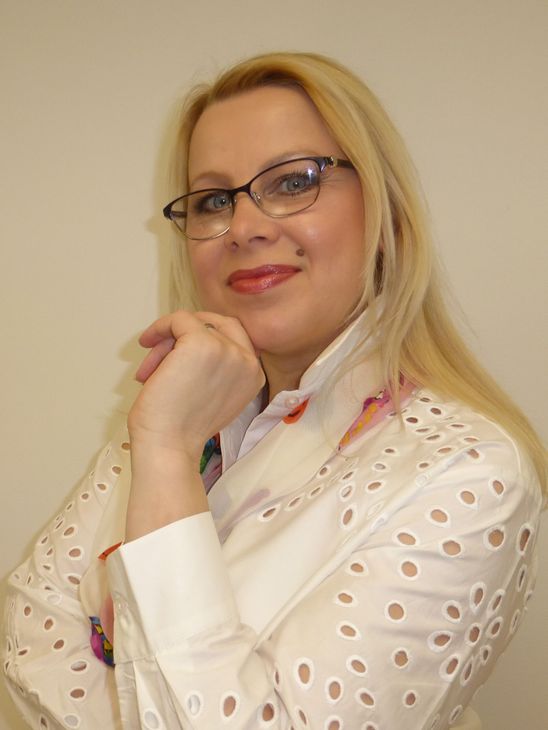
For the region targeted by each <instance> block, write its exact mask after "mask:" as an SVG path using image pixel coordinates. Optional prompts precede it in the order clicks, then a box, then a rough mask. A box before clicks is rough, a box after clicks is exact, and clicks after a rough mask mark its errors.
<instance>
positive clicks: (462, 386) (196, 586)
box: [5, 54, 545, 730]
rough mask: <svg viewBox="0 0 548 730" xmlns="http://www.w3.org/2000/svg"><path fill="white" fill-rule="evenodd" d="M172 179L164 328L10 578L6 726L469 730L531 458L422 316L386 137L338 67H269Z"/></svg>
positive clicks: (194, 110)
mask: <svg viewBox="0 0 548 730" xmlns="http://www.w3.org/2000/svg"><path fill="white" fill-rule="evenodd" d="M174 159H175V170H176V177H177V181H176V195H177V198H176V199H175V200H174V201H173V202H172V203H171V204H170V205H168V206H166V209H165V210H164V213H165V215H166V216H167V217H168V218H170V219H171V220H172V221H174V222H175V223H176V224H177V225H178V226H179V227H180V228H181V230H182V231H183V233H184V236H185V239H186V240H184V241H182V240H181V239H180V238H179V240H178V242H177V244H176V246H175V250H174V267H173V271H174V283H175V287H174V290H175V295H176V297H177V304H178V305H179V306H180V305H181V303H182V304H183V305H184V307H185V309H184V310H175V311H174V313H172V314H169V315H166V316H165V317H162V318H160V319H159V320H158V321H157V322H155V323H154V324H153V325H151V326H150V327H149V328H148V329H147V330H146V331H145V332H144V334H143V335H142V337H141V340H140V341H141V344H142V345H143V346H144V347H146V348H149V349H150V353H149V354H148V356H147V357H146V358H145V360H144V362H143V363H142V365H141V366H140V368H139V370H138V373H137V378H138V380H140V381H141V382H142V383H143V388H142V390H141V392H140V394H139V396H138V398H137V400H136V402H135V404H134V405H133V407H132V409H131V411H130V413H129V418H128V431H129V437H128V435H127V433H123V434H121V435H118V436H117V437H116V438H115V439H114V440H113V442H112V443H111V445H110V446H109V447H108V448H107V449H106V450H105V451H104V452H103V453H102V454H101V456H100V457H99V460H98V462H97V466H96V468H95V470H94V472H93V473H92V474H91V475H90V476H89V478H88V479H87V480H86V481H85V482H84V483H83V484H82V486H81V487H80V488H79V489H78V490H77V492H76V493H75V494H74V495H73V497H72V499H71V501H70V502H69V504H68V505H67V507H66V509H65V511H64V512H63V513H62V514H60V515H58V516H57V517H56V518H55V520H54V521H53V522H52V523H51V524H50V525H49V526H48V528H47V529H46V530H45V532H44V534H43V536H42V537H41V538H40V539H39V541H38V543H37V547H36V550H35V553H34V554H33V556H32V557H31V558H30V559H29V561H27V563H25V564H24V565H23V566H21V568H19V569H18V571H16V572H15V573H14V574H13V575H12V577H11V579H10V585H11V596H10V598H9V603H8V619H7V628H8V634H9V636H10V638H9V641H8V650H7V656H6V658H5V663H6V664H5V666H6V673H7V676H8V679H9V681H10V685H11V687H12V694H13V697H14V699H15V701H16V702H17V703H18V704H19V706H20V707H21V709H22V711H23V713H24V714H25V717H26V718H27V720H28V722H29V723H30V724H31V725H32V726H33V727H38V728H52V727H69V728H71V727H74V728H76V727H81V728H95V727H100V726H102V727H109V728H110V727H124V728H137V727H141V728H196V729H198V728H199V729H202V728H203V729H206V728H207V730H211V728H219V727H225V726H226V727H233V728H263V727H264V728H280V729H281V728H284V729H286V730H288V729H289V728H294V729H295V730H296V729H297V728H312V729H314V730H316V729H319V728H321V729H322V730H324V729H325V730H342V728H360V729H362V730H363V729H365V730H386V729H387V728H388V729H389V730H394V729H395V728H398V730H402V729H405V728H413V730H415V729H416V728H428V729H433V728H446V727H460V728H464V727H467V728H472V727H478V726H479V725H478V721H477V718H475V716H474V714H473V713H472V711H470V710H467V709H466V708H467V705H468V702H469V700H470V699H471V697H472V695H473V693H474V691H475V690H476V688H477V687H478V686H479V685H480V684H481V683H483V682H484V681H485V679H486V677H487V675H488V674H489V673H490V671H491V670H492V667H493V665H494V663H495V661H496V658H497V656H498V655H499V654H500V652H501V651H502V650H503V649H504V647H505V645H506V644H507V642H508V640H509V639H510V637H511V636H512V635H513V633H514V632H515V630H516V628H517V626H518V624H519V622H520V620H521V617H522V615H523V611H524V608H525V604H526V601H527V600H528V598H529V597H530V594H531V591H532V583H533V580H534V574H535V570H536V561H535V553H534V543H535V537H536V531H537V527H538V516H539V511H540V508H541V490H540V485H541V484H542V483H543V481H544V479H545V471H544V469H545V467H544V454H543V451H542V448H541V446H540V444H539V443H538V441H537V439H536V437H535V435H534V433H533V432H532V430H531V428H530V427H529V425H528V424H527V421H526V420H525V418H524V417H523V416H522V415H521V414H520V413H519V412H518V411H517V409H516V408H515V407H514V406H512V405H511V404H510V403H509V402H508V401H507V399H506V398H505V396H504V395H503V394H502V393H501V392H500V391H499V390H498V388H497V387H496V386H495V385H494V384H493V383H492V381H491V380H490V379H489V378H488V376H487V375H485V374H484V373H483V372H482V371H481V369H480V368H479V366H478V365H477V364H476V363H475V362H474V360H473V358H472V357H471V356H470V354H469V353H467V351H466V349H465V347H464V345H463V344H462V342H461V340H460V339H459V338H458V336H457V334H456V333H455V331H454V329H453V327H452V326H451V324H450V322H449V320H448V318H447V316H446V314H445V310H444V308H443V304H442V301H441V297H440V295H439V285H438V283H437V279H436V275H435V270H434V269H435V267H434V262H433V260H432V251H431V246H430V242H429V239H428V234H427V231H426V226H425V223H424V214H423V211H422V205H421V201H420V199H419V197H418V195H417V193H416V184H415V182H414V180H413V175H412V172H411V166H410V164H409V162H408V161H407V157H406V153H405V151H404V148H403V145H402V143H401V141H400V139H399V137H398V135H397V133H396V132H395V130H394V129H393V127H392V125H391V123H390V122H389V120H388V119H387V117H386V115H385V113H384V112H383V111H382V109H381V108H380V106H379V104H378V102H377V101H376V99H375V98H374V97H373V95H372V94H371V93H370V92H369V91H368V89H367V88H366V87H365V86H364V85H363V84H362V83H361V82H360V81H359V80H358V79H356V78H355V77H354V76H352V74H351V73H350V72H348V71H347V70H345V69H343V68H341V67H340V66H338V65H337V64H336V63H334V62H332V61H330V60H328V59H325V58H323V57H320V56H316V55H311V54H271V55H266V56H260V57H257V58H253V59H250V60H249V61H246V62H244V63H242V64H240V65H238V66H236V67H234V68H232V69H229V70H228V71H227V72H226V73H224V74H223V75H222V76H221V77H220V78H219V79H218V80H217V81H216V82H215V83H214V84H212V85H211V86H209V87H200V88H198V89H197V90H195V92H193V94H191V95H190V97H189V99H188V101H187V105H186V107H185V110H184V113H183V117H182V124H181V129H180V134H179V144H178V149H177V151H176V154H175V158H174ZM204 443H205V444H206V448H205V450H204V446H203V445H204ZM121 543H123V544H121ZM90 621H91V629H92V640H91V644H90V642H89V640H88V637H89V630H90ZM113 623H114V625H113ZM107 637H108V638H107ZM110 640H112V642H111V641H110ZM111 643H113V644H114V654H113V655H112V646H111ZM112 663H114V664H115V670H113V669H112V668H111V667H109V666H108V665H109V664H112Z"/></svg>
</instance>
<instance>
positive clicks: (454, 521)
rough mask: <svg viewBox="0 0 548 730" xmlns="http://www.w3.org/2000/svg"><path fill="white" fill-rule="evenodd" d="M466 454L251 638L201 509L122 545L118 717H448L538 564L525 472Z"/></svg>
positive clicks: (193, 724) (534, 500) (371, 723)
mask: <svg viewBox="0 0 548 730" xmlns="http://www.w3.org/2000/svg"><path fill="white" fill-rule="evenodd" d="M475 451H477V452H478V453H480V454H481V460H480V461H479V463H474V459H475V457H471V456H470V455H469V454H468V452H466V451H464V450H463V452H462V453H461V454H460V455H459V457H458V458H457V459H456V460H454V461H453V462H452V463H451V464H450V465H448V467H447V468H446V469H445V470H443V471H441V472H440V473H439V474H438V475H437V476H436V477H435V478H434V479H433V480H432V481H431V482H429V483H428V484H426V485H425V486H423V487H422V488H421V489H418V490H417V493H416V494H415V495H414V496H413V498H412V499H410V500H408V501H406V502H405V503H404V504H403V505H402V506H401V507H399V508H397V509H394V510H393V512H392V514H391V515H390V517H389V519H388V520H387V521H386V522H385V524H384V525H382V526H380V527H379V528H378V529H377V530H375V531H374V532H371V531H369V532H368V534H367V535H366V536H358V539H357V540H356V544H355V547H354V550H353V552H352V553H351V554H348V555H347V557H345V559H344V560H343V561H341V562H340V563H339V564H338V565H336V566H334V568H333V570H332V571H330V572H329V573H328V574H327V576H326V577H324V579H323V580H322V581H321V582H319V584H318V585H317V586H316V587H315V588H314V589H313V590H311V591H310V592H309V593H308V595H306V596H305V597H304V598H303V599H302V600H301V601H300V602H299V603H298V604H297V605H295V606H294V607H293V609H292V610H291V611H290V613H289V614H287V615H286V616H285V618H284V619H283V621H282V622H281V623H279V625H277V626H276V627H275V628H274V629H273V631H272V633H271V634H270V635H269V636H268V638H267V639H266V640H265V641H263V642H262V643H260V644H258V645H257V638H258V637H257V635H256V633H255V632H254V631H253V630H252V629H251V628H250V627H248V626H246V625H244V624H242V622H241V620H240V618H239V614H238V608H237V605H236V602H235V600H234V594H233V590H232V587H231V585H230V580H229V577H228V575H227V569H226V566H225V565H224V563H223V556H222V553H221V549H220V546H219V544H218V540H217V537H216V534H215V530H214V527H213V525H212V523H211V518H210V516H209V515H208V514H207V513H206V514H200V515H196V516H194V517H191V518H188V519H184V520H181V521H180V522H178V523H173V524H172V525H169V526H168V527H166V528H163V529H161V530H158V531H157V532H155V533H152V534H150V535H148V536H146V537H144V538H142V539H141V540H137V541H135V542H134V543H131V544H129V545H126V546H124V547H123V548H122V549H121V550H120V551H118V553H117V554H114V555H113V556H112V557H111V558H110V559H109V575H110V582H111V586H112V588H113V590H115V592H116V594H117V596H118V606H117V627H119V628H117V629H116V631H117V633H116V634H115V647H116V652H117V661H118V665H117V670H116V671H117V681H118V687H119V696H120V698H123V699H122V714H123V717H124V722H125V723H126V725H125V726H127V727H128V728H129V727H132V728H133V727H144V728H146V727H151V726H152V725H150V722H154V718H155V717H156V718H157V720H156V721H157V722H158V723H163V725H160V724H159V725H158V727H160V726H165V727H169V728H173V729H175V728H185V730H186V729H190V728H192V729H193V730H206V729H207V730H209V728H212V727H223V726H224V723H225V721H226V722H227V723H228V724H227V727H233V728H237V729H238V730H244V729H245V730H247V729H249V730H251V729H252V728H258V727H259V728H260V727H265V728H266V727H268V728H276V729H277V730H289V728H291V727H293V728H303V727H306V728H310V729H312V730H317V729H318V730H324V728H328V729H329V730H339V729H341V728H343V727H344V728H347V727H348V728H353V727H358V725H359V727H362V726H363V727H365V728H367V729H368V730H377V728H396V727H397V728H398V730H418V729H419V728H425V729H427V730H429V729H430V728H431V727H432V728H433V727H436V728H445V727H447V726H448V724H449V723H456V722H458V717H459V716H460V715H461V713H462V710H463V708H465V707H466V705H467V704H468V702H469V701H470V699H471V697H472V695H473V693H474V692H475V690H476V689H477V687H478V686H479V685H481V684H482V683H483V682H484V681H485V679H486V677H487V676H488V674H489V673H490V672H491V670H492V667H493V665H494V663H495V661H496V659H497V657H498V655H499V654H500V653H501V651H502V650H503V649H504V647H505V645H506V643H507V642H508V640H509V639H510V638H511V636H512V635H513V633H514V632H515V630H516V628H517V626H518V624H519V622H520V621H521V619H522V617H523V613H524V610H525V605H526V602H527V600H528V598H529V597H530V594H531V590H532V585H533V582H534V573H535V570H536V563H535V559H534V554H533V546H534V538H535V531H536V527H537V519H538V512H539V506H540V499H539V498H538V496H537V493H536V490H535V489H534V485H533V487H532V488H527V473H526V472H525V473H520V469H519V467H518V465H517V463H516V457H515V454H514V452H513V449H512V447H511V446H508V445H506V444H501V443H496V442H494V443H489V442H487V443H485V444H478V445H476V447H475ZM496 475H499V478H498V479H496V478H495V476H496ZM500 484H502V485H503V488H502V491H501V492H500V494H499V492H498V490H499V489H500ZM470 500H473V501H470ZM359 508H360V505H359V504H358V509H359ZM364 509H365V502H364ZM248 519H249V520H250V521H252V520H253V518H248ZM334 519H337V517H336V515H335V514H334ZM244 522H245V521H244ZM240 529H245V526H244V525H243V524H241V525H240ZM251 529H253V525H251ZM304 538H306V535H304ZM413 540H414V544H411V543H412V542H413ZM297 549H298V547H296V550H297ZM257 569H260V566H257ZM152 584H154V589H153V590H151V585H152ZM181 607H184V610H181ZM145 712H148V713H149V714H148V715H147V716H145ZM147 722H148V724H147Z"/></svg>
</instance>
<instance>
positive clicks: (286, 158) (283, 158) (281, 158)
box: [188, 149, 319, 190]
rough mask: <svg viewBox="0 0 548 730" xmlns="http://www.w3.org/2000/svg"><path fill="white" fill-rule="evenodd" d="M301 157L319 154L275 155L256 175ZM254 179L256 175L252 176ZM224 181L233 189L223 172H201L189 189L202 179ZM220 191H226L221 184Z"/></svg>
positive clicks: (314, 152)
mask: <svg viewBox="0 0 548 730" xmlns="http://www.w3.org/2000/svg"><path fill="white" fill-rule="evenodd" d="M300 157H319V155H318V153H317V152H316V151H312V150H310V149H309V150H303V149H301V150H294V151H292V152H287V151H286V152H282V153H281V154H280V155H274V157H269V158H268V159H266V160H265V161H264V163H263V164H262V165H261V167H260V168H259V169H258V170H257V172H256V173H255V175H258V174H260V173H261V172H262V171H263V170H266V169H267V168H269V167H272V166H273V165H277V164H278V163H281V162H290V161H291V160H297V159H299V158H300ZM252 177H254V175H252ZM215 178H217V179H222V180H224V181H225V182H226V186H227V188H229V187H231V185H230V184H229V182H228V179H229V178H228V175H225V174H224V173H222V172H219V171H218V170H206V171H204V172H201V173H200V174H199V175H197V176H196V177H195V178H194V179H193V180H191V181H189V184H188V189H189V190H193V188H195V187H196V184H197V183H198V181H200V180H202V179H206V180H207V179H215ZM219 186H220V189H224V188H223V187H222V185H221V184H219ZM215 187H216V185H213V188H215Z"/></svg>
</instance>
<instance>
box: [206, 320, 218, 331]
mask: <svg viewBox="0 0 548 730" xmlns="http://www.w3.org/2000/svg"><path fill="white" fill-rule="evenodd" d="M204 327H207V329H208V330H214V329H217V328H216V327H215V325H214V324H211V322H204Z"/></svg>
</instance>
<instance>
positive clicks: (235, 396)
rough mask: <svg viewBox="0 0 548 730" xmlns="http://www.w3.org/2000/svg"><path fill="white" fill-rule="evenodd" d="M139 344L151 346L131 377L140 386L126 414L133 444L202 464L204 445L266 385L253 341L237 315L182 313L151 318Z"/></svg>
mask: <svg viewBox="0 0 548 730" xmlns="http://www.w3.org/2000/svg"><path fill="white" fill-rule="evenodd" d="M206 322H208V323H211V324H213V325H214V327H215V329H212V328H207V327H205V323H206ZM139 342H140V344H141V345H143V347H147V348H151V351H150V352H149V354H148V355H147V356H146V358H145V359H144V361H143V362H142V363H141V366H140V367H139V369H138V371H137V374H136V379H137V380H138V381H139V382H142V383H143V389H142V391H141V393H140V394H139V396H138V397H137V399H136V400H135V403H134V404H133V406H132V408H131V411H130V413H129V417H128V428H129V432H130V435H131V438H132V442H137V443H138V444H139V445H140V448H141V449H142V448H143V446H144V445H148V446H150V447H151V448H157V449H158V448H159V449H163V450H165V449H168V450H170V451H171V450H173V451H175V452H177V451H179V452H182V453H184V454H185V455H186V456H187V457H188V458H190V459H191V460H192V461H193V462H196V463H199V459H200V456H201V453H202V449H203V446H204V444H205V442H206V441H207V440H208V439H209V438H211V436H213V435H214V434H215V433H217V432H218V431H219V430H220V429H221V428H223V427H224V426H226V425H228V423H230V421H232V420H233V419H234V418H235V417H236V416H237V415H238V414H239V413H240V412H241V411H242V409H243V408H244V407H245V406H246V405H247V404H248V403H249V402H250V401H251V400H252V399H253V398H254V397H255V396H256V395H257V393H258V392H259V391H260V389H261V388H262V387H263V385H264V384H265V376H264V372H263V370H262V368H261V365H260V362H259V360H258V358H257V355H256V353H255V350H254V348H253V345H252V343H251V341H250V339H249V337H248V336H247V333H246V332H245V330H244V328H243V327H242V325H241V324H240V322H239V321H238V320H237V319H233V318H231V317H224V316H222V315H219V314H215V313H213V312H197V313H190V312H186V311H178V312H175V313H173V314H168V315H166V316H164V317H161V318H160V319H158V320H156V322H154V323H153V324H152V325H150V327H148V328H147V329H146V330H145V331H144V332H143V334H142V335H141V337H140V339H139Z"/></svg>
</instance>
